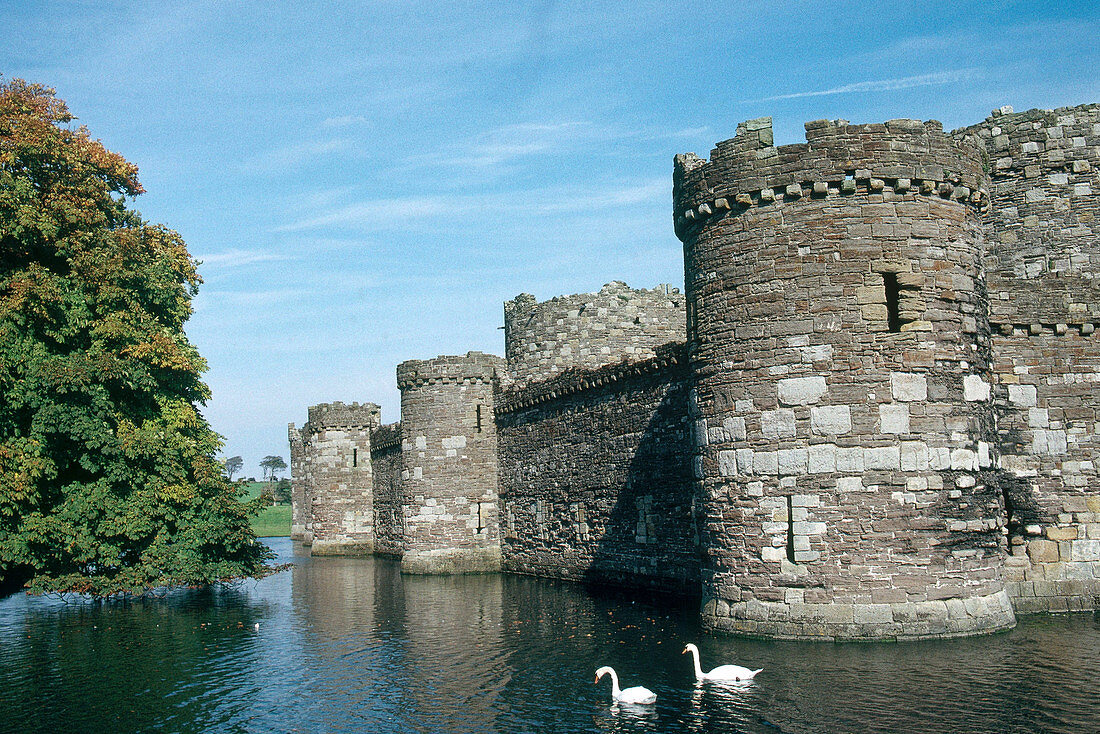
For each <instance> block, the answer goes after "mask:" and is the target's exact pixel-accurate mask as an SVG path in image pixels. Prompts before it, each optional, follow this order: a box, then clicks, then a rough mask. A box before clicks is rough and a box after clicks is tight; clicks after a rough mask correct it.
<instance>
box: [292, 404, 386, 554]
mask: <svg viewBox="0 0 1100 734" xmlns="http://www.w3.org/2000/svg"><path fill="white" fill-rule="evenodd" d="M380 423H381V411H380V410H379V408H378V406H377V405H375V404H374V403H364V404H362V405H360V404H359V403H351V404H350V405H346V404H344V403H324V404H321V405H314V406H311V407H310V408H309V422H308V423H307V424H306V425H305V426H303V427H302V429H301V431H300V432H299V440H300V441H301V443H302V449H301V451H302V455H303V459H302V462H301V463H302V464H308V466H306V467H305V468H306V471H305V472H304V477H305V479H306V485H305V486H304V487H303V490H302V497H303V500H307V501H308V502H309V524H308V527H307V529H306V534H307V536H309V538H310V539H311V540H312V544H313V545H312V548H311V553H312V554H313V555H365V554H369V553H371V552H372V551H373V550H374V508H373V501H372V499H373V498H372V478H371V458H370V434H371V431H372V430H373V429H375V428H377V427H378V426H379V424H380ZM293 442H294V433H293V432H292V433H291V449H292V453H291V462H292V464H293V462H294V454H293V446H294V443H293ZM292 471H293V467H292ZM292 486H293V485H292ZM292 492H293V490H292Z"/></svg>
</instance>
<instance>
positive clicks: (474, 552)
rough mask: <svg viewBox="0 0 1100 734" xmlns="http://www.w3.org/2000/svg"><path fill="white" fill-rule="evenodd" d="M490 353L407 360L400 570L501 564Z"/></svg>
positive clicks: (401, 382) (401, 373) (495, 360)
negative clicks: (402, 546) (402, 533)
mask: <svg viewBox="0 0 1100 734" xmlns="http://www.w3.org/2000/svg"><path fill="white" fill-rule="evenodd" d="M502 365H503V360H501V358H500V357H496V356H493V355H490V354H482V353H481V352H469V353H468V354H466V355H464V356H445V357H436V358H435V359H430V360H409V361H406V362H402V363H401V364H400V365H398V367H397V386H398V388H399V389H400V390H401V443H402V446H401V448H402V478H401V490H400V491H401V492H402V494H403V503H402V504H403V507H404V514H405V517H404V554H403V556H402V562H401V568H402V571H405V572H407V573H475V572H484V571H499V570H500V527H499V522H498V503H497V484H498V475H499V470H498V464H497V433H496V422H495V419H494V415H493V378H494V375H495V374H496V372H497V370H498V369H500V368H501V367H502Z"/></svg>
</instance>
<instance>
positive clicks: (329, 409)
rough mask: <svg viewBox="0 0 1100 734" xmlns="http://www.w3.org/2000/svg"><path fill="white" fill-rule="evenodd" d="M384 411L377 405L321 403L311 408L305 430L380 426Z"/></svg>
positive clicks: (315, 430)
mask: <svg viewBox="0 0 1100 734" xmlns="http://www.w3.org/2000/svg"><path fill="white" fill-rule="evenodd" d="M381 416H382V409H381V408H379V407H378V406H377V405H376V404H375V403H363V404H362V405H360V404H359V403H349V404H345V403H340V402H335V403H321V404H319V405H311V406H309V423H308V424H307V426H304V427H303V428H308V430H310V431H314V432H317V431H320V430H321V429H322V428H351V427H364V426H366V427H369V428H373V427H375V426H377V425H379V424H380V423H381V422H382V420H381Z"/></svg>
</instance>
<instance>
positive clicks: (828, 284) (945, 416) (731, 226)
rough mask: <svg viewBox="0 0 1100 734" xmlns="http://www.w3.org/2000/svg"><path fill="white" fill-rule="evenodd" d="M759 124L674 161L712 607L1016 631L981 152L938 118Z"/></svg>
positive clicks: (750, 614) (829, 624)
mask: <svg viewBox="0 0 1100 734" xmlns="http://www.w3.org/2000/svg"><path fill="white" fill-rule="evenodd" d="M806 139H807V142H806V143H805V144H797V145H787V146H782V147H778V148H776V147H773V145H772V130H771V119H770V118H763V119H759V120H751V121H749V122H745V123H742V124H741V125H739V126H738V128H737V134H736V137H734V138H733V139H731V140H727V141H724V142H722V143H719V144H718V145H717V147H716V148H715V150H714V151H713V152H712V154H711V160H710V161H705V160H702V159H700V158H697V157H696V156H694V155H690V154H689V155H682V156H677V157H676V162H675V187H674V207H675V211H674V215H675V221H676V232H677V235H678V236H679V237H680V239H681V240H682V241H683V243H684V254H685V284H686V290H687V307H688V316H687V318H688V342H689V353H690V357H691V363H692V371H693V386H694V390H693V395H692V410H693V411H694V414H695V415H694V417H695V419H696V420H695V426H696V430H695V441H694V446H695V448H694V450H695V454H696V459H695V467H696V476H697V478H698V482H699V491H700V496H701V499H702V501H703V504H704V508H705V512H706V515H707V526H706V538H705V541H704V542H705V544H706V546H707V551H708V560H707V567H706V569H705V571H704V574H703V617H704V622H705V624H707V625H708V626H709V627H711V628H717V629H722V630H728V631H733V632H739V633H743V634H754V635H763V636H774V637H792V638H815V639H843V638H911V637H936V636H953V635H965V634H975V633H980V632H987V631H992V630H995V629H1001V628H1005V627H1009V626H1012V625H1013V624H1014V623H1015V619H1014V617H1013V613H1012V609H1011V606H1010V604H1009V600H1008V597H1007V595H1006V594H1005V591H1004V582H1003V580H1002V570H1003V565H1004V545H1005V544H1004V540H1003V534H1002V526H1003V520H1002V510H1001V500H1000V496H999V494H998V493H997V492H996V491H995V490H994V488H993V487H992V486H991V485H989V484H987V482H986V481H985V472H986V470H987V469H989V468H990V467H991V466H992V459H991V457H990V450H991V441H992V436H993V426H992V421H991V411H990V404H989V370H990V366H989V329H988V324H987V320H986V317H985V312H986V303H985V293H984V282H983V277H982V261H981V254H982V245H983V240H982V229H981V211H982V209H983V207H985V206H986V204H987V202H988V194H987V193H986V180H985V175H984V173H983V170H982V161H981V158H980V156H979V154H978V152H977V151H976V150H975V149H973V148H967V147H962V146H960V145H958V144H956V143H955V142H954V141H952V140H951V139H949V138H948V137H946V136H945V135H944V134H943V130H942V127H941V126H940V124H939V123H938V122H934V121H932V122H923V123H922V122H919V121H915V120H892V121H889V122H887V123H885V124H875V125H849V124H848V123H847V122H845V121H837V122H827V121H818V122H811V123H807V124H806Z"/></svg>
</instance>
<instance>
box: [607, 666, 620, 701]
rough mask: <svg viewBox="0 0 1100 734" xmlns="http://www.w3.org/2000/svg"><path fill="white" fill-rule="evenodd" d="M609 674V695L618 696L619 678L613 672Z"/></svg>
mask: <svg viewBox="0 0 1100 734" xmlns="http://www.w3.org/2000/svg"><path fill="white" fill-rule="evenodd" d="M609 672H610V673H611V695H613V696H618V695H619V693H620V692H621V691H620V690H619V676H617V675H616V674H615V671H614V670H611V671H609Z"/></svg>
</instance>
